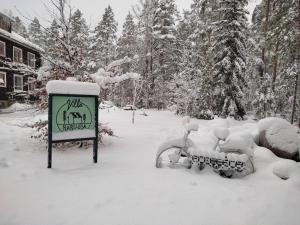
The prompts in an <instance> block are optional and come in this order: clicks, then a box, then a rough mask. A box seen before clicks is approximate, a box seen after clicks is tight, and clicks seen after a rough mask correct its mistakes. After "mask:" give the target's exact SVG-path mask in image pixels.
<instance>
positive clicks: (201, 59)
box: [176, 0, 218, 119]
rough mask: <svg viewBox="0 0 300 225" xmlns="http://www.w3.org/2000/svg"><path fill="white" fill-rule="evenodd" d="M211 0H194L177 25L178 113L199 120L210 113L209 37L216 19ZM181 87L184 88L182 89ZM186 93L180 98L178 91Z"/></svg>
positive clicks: (207, 117) (210, 55)
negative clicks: (178, 57)
mask: <svg viewBox="0 0 300 225" xmlns="http://www.w3.org/2000/svg"><path fill="white" fill-rule="evenodd" d="M217 3H218V2H217V1H214V0H194V1H193V3H192V5H191V10H190V11H189V12H185V14H184V19H183V20H182V21H181V22H180V23H179V26H178V39H179V42H180V43H181V45H180V52H181V53H182V54H181V56H180V58H181V60H180V63H179V64H180V67H181V70H180V73H179V77H178V78H177V83H178V86H179V88H178V90H177V95H178V96H177V100H176V101H177V107H178V113H184V114H188V115H191V116H194V117H197V118H201V119H210V118H212V117H213V115H212V106H211V102H212V101H213V97H212V94H211V90H212V88H213V83H212V81H211V70H212V52H211V46H212V36H213V33H212V31H213V23H214V22H215V21H216V20H217V19H218V17H217V15H216V13H215V10H216V9H217V8H218V4H217ZM183 89H184V90H183ZM180 92H183V93H185V95H186V97H185V98H183V97H182V95H181V93H180Z"/></svg>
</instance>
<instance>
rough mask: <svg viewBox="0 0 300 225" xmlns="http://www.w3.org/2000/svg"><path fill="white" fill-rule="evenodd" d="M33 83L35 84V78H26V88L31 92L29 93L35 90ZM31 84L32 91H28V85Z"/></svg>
mask: <svg viewBox="0 0 300 225" xmlns="http://www.w3.org/2000/svg"><path fill="white" fill-rule="evenodd" d="M29 80H31V81H29ZM34 82H35V78H33V77H28V78H27V88H28V92H31V91H34V89H35V84H34ZM31 83H32V85H33V90H30V88H29V87H30V84H31Z"/></svg>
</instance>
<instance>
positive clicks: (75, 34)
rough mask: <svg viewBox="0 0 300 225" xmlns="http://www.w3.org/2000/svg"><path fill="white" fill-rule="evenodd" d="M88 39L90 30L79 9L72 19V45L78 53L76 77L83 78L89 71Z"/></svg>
mask: <svg viewBox="0 0 300 225" xmlns="http://www.w3.org/2000/svg"><path fill="white" fill-rule="evenodd" d="M88 37H89V28H88V26H87V23H86V21H85V19H84V18H83V15H82V13H81V11H80V10H79V9H77V10H76V11H75V12H74V13H73V15H72V16H71V18H70V43H71V45H72V47H73V51H75V52H77V57H76V60H77V61H78V62H77V64H78V70H77V71H76V76H79V77H82V76H84V73H86V70H87V64H88V47H89V46H88Z"/></svg>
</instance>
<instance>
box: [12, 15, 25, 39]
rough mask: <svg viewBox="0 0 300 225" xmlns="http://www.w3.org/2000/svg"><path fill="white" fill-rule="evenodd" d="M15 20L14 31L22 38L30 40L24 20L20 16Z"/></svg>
mask: <svg viewBox="0 0 300 225" xmlns="http://www.w3.org/2000/svg"><path fill="white" fill-rule="evenodd" d="M14 19H15V20H14V22H13V23H12V30H13V31H14V32H16V33H17V34H19V35H21V36H22V37H24V38H28V32H27V29H26V27H25V25H24V23H23V22H22V20H21V19H20V18H19V17H18V16H16V17H14Z"/></svg>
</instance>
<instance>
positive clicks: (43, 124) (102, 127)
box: [31, 120, 114, 148]
mask: <svg viewBox="0 0 300 225" xmlns="http://www.w3.org/2000/svg"><path fill="white" fill-rule="evenodd" d="M32 128H33V129H34V130H35V132H34V134H33V135H32V136H31V138H34V139H38V140H40V141H41V142H44V143H47V142H48V121H47V120H39V121H37V122H35V123H34V124H33V125H32ZM98 129H99V132H98V142H99V143H101V144H103V136H104V135H108V136H114V132H113V130H112V129H111V128H110V127H109V126H107V124H103V123H99V125H98ZM78 143H80V146H82V145H84V146H86V147H88V146H90V145H91V144H92V142H91V141H83V142H76V141H74V142H71V145H76V144H78ZM55 146H56V147H61V148H64V147H67V146H69V145H68V144H66V143H58V144H55Z"/></svg>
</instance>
